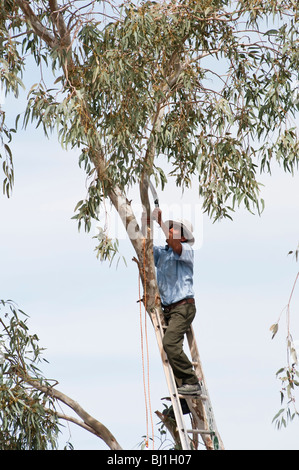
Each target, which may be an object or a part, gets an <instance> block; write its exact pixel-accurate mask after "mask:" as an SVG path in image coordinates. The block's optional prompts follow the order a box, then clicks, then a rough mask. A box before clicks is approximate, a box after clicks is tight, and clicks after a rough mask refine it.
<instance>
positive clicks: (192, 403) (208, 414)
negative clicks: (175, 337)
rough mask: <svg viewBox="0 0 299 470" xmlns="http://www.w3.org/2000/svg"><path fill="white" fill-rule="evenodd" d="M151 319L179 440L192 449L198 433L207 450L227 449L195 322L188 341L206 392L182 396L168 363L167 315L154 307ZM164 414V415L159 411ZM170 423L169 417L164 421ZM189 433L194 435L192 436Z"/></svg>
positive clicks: (188, 335) (202, 387)
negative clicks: (185, 408)
mask: <svg viewBox="0 0 299 470" xmlns="http://www.w3.org/2000/svg"><path fill="white" fill-rule="evenodd" d="M150 316H151V321H152V323H153V326H154V330H155V334H156V338H157V342H158V346H159V350H160V354H161V359H162V363H163V368H164V373H165V377H166V381H167V385H168V389H169V393H170V398H171V402H172V407H173V411H174V416H175V420H176V425H177V431H178V434H179V440H180V443H181V447H182V450H192V449H194V448H197V446H198V436H199V435H200V436H201V438H202V440H203V442H204V444H205V446H206V449H207V450H220V449H223V448H224V447H223V443H222V441H221V438H220V436H219V433H218V431H217V428H216V423H215V419H214V413H213V409H212V405H211V401H210V397H209V394H208V390H207V386H206V383H205V379H204V376H203V372H202V366H201V361H200V357H199V352H198V348H197V344H196V340H195V336H194V330H193V327H192V325H191V327H190V328H189V330H188V331H187V334H186V336H187V341H188V345H189V349H190V354H191V359H192V364H193V367H194V370H195V372H196V375H197V377H198V379H199V383H200V385H201V389H202V394H201V395H198V396H195V395H192V396H188V395H179V394H178V391H177V384H176V379H175V377H174V374H173V371H172V368H171V366H170V364H169V362H168V359H167V355H166V353H165V351H164V348H163V342H162V341H163V336H164V331H165V328H166V325H165V322H164V318H163V314H161V313H160V311H159V309H158V308H156V307H155V308H153V309H152V311H151V312H150ZM180 398H183V399H185V400H186V402H187V404H188V407H189V410H190V413H191V425H192V426H191V428H190V429H188V428H187V427H186V425H185V420H184V415H183V412H182V408H181V403H180ZM159 416H160V417H162V415H161V414H159ZM164 423H165V425H166V420H165V421H164ZM189 434H192V439H191V437H190V435H189Z"/></svg>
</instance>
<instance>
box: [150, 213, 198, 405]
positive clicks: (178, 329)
mask: <svg viewBox="0 0 299 470" xmlns="http://www.w3.org/2000/svg"><path fill="white" fill-rule="evenodd" d="M152 216H153V218H154V219H155V220H156V221H157V223H158V224H159V225H160V227H161V228H162V230H163V232H164V234H165V236H166V242H167V245H166V246H165V247H158V246H154V262H155V266H156V269H157V283H158V287H159V292H160V297H161V304H162V308H163V313H164V317H165V323H166V325H167V329H166V332H165V334H164V337H163V347H164V350H165V352H166V354H167V358H168V361H169V363H170V365H171V367H172V370H173V373H174V376H175V377H176V378H177V379H180V380H181V381H182V384H181V385H180V386H179V387H178V388H177V391H178V393H179V394H181V395H188V396H190V395H200V394H201V387H200V385H199V382H198V378H197V376H196V374H195V372H194V370H193V367H192V364H191V362H190V361H189V359H188V357H187V356H186V354H185V353H184V351H183V340H184V335H185V333H186V332H187V330H188V329H189V327H190V325H191V323H192V321H193V319H194V317H195V313H196V307H195V301H194V291H193V265H194V252H193V249H192V245H193V243H194V237H193V234H192V232H193V228H192V225H191V224H190V223H189V222H188V221H186V220H179V219H178V220H169V221H167V222H163V221H162V211H161V210H160V209H159V208H158V207H156V208H155V209H154V211H153V214H152Z"/></svg>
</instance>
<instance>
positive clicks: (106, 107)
mask: <svg viewBox="0 0 299 470" xmlns="http://www.w3.org/2000/svg"><path fill="white" fill-rule="evenodd" d="M21 3H22V2H21ZM31 3H32V4H34V6H35V15H36V20H37V21H38V22H39V28H40V25H42V26H43V28H44V31H45V33H44V35H42V34H39V30H38V29H37V30H36V32H35V34H33V33H32V29H31V28H30V22H29V20H28V18H26V15H25V16H24V15H20V14H19V9H18V7H17V6H15V5H14V3H13V2H8V3H7V6H5V7H3V8H2V19H3V20H2V26H1V32H2V48H3V50H4V49H7V51H9V54H7V55H6V58H5V60H6V62H7V64H8V66H7V67H8V69H9V70H10V73H9V74H8V73H4V75H3V77H4V78H3V79H2V82H3V83H4V86H5V88H6V89H7V90H8V91H13V92H16V90H17V89H18V87H19V85H20V83H19V79H20V75H21V71H22V68H23V67H24V65H25V56H26V53H28V52H30V53H31V54H32V56H33V57H34V59H35V61H36V63H37V65H40V63H41V62H42V61H43V62H45V63H47V64H49V66H50V65H51V67H52V70H53V72H54V74H55V79H56V80H55V83H54V84H53V85H52V86H51V87H47V86H46V85H45V83H44V80H43V79H42V80H41V81H40V83H37V84H35V85H34V86H33V87H32V88H31V90H30V92H29V95H28V106H27V109H26V112H25V116H24V124H25V126H26V125H28V124H29V123H30V122H31V121H32V120H33V121H36V123H37V125H42V126H43V128H44V131H45V133H46V134H47V133H48V132H51V131H53V130H57V133H58V137H59V139H60V141H61V143H62V145H63V146H65V147H69V146H70V147H79V148H81V151H82V153H81V156H80V163H84V168H85V170H86V172H87V175H88V177H89V178H91V179H92V181H94V178H96V179H97V183H96V185H94V182H92V185H93V187H95V186H96V188H97V191H96V192H95V191H90V192H89V194H88V198H87V200H86V202H85V203H84V205H82V204H81V205H79V206H78V207H77V209H78V210H79V212H78V213H77V217H76V218H77V219H78V221H79V223H80V221H84V222H85V224H86V226H87V229H88V227H89V224H90V221H91V220H92V219H93V218H94V214H96V213H97V212H98V209H99V208H100V207H101V202H102V200H103V198H106V197H107V196H109V191H111V190H113V187H114V186H115V185H117V186H118V187H120V188H121V189H123V190H126V189H127V188H128V186H130V185H133V184H135V183H138V182H139V180H140V178H141V177H142V175H143V172H146V173H148V174H151V173H154V174H155V176H156V177H157V178H160V176H161V174H160V173H159V171H158V170H157V162H158V159H159V161H162V163H163V162H164V161H165V162H169V164H170V168H171V171H170V174H171V175H172V176H173V177H174V178H175V179H176V182H177V184H178V185H180V186H188V185H189V184H190V180H191V176H193V175H197V177H198V181H199V188H200V189H199V195H200V197H201V198H202V201H203V207H204V210H205V211H207V212H208V214H209V215H210V216H211V217H212V218H213V219H217V218H221V217H231V213H232V211H234V210H235V208H236V207H238V206H240V205H241V204H242V205H245V207H246V208H247V209H248V210H250V211H253V210H258V212H261V211H262V209H263V201H262V200H261V199H260V195H259V183H258V180H257V173H258V170H261V171H271V163H272V161H273V160H274V159H275V160H277V161H278V162H279V163H280V164H281V165H282V167H283V169H284V170H285V171H289V172H293V171H294V170H295V169H296V168H297V164H298V136H297V134H296V128H295V125H294V120H295V119H296V117H297V113H298V87H296V86H295V85H296V81H297V80H298V70H299V67H298V62H299V54H298V50H299V47H298V5H297V3H296V2H293V1H278V0H265V1H262V0H242V1H239V2H235V1H228V0H227V1H223V0H208V1H207V0H204V1H194V0H188V1H187V2H186V1H184V2H182V1H174V0H173V1H171V2H165V3H163V4H160V3H155V2H150V1H145V2H143V3H142V4H141V5H140V6H138V7H137V6H136V5H134V3H133V2H126V3H125V4H124V5H123V7H122V9H121V15H120V16H119V17H118V18H115V19H113V20H112V21H111V23H109V24H104V23H102V22H101V21H99V16H97V15H96V14H95V15H94V17H93V18H91V17H90V16H89V17H88V19H86V18H85V16H84V14H83V13H82V14H81V16H80V18H79V17H78V11H77V10H75V7H74V3H73V2H69V3H68V4H65V6H64V9H63V11H62V13H61V19H62V20H64V22H65V25H67V28H68V33H69V35H70V41H69V43H68V46H65V43H66V39H65V36H64V37H63V38H62V37H61V36H60V35H59V33H58V30H59V28H58V26H57V25H55V24H54V15H53V14H51V11H50V9H49V6H48V5H47V2H31ZM93 3H94V7H95V8H96V6H97V2H93ZM97 8H98V10H97V12H99V8H100V7H99V6H98V7H97ZM8 26H9V27H10V36H8ZM26 31H27V33H26ZM53 31H54V39H53V41H52V40H51V38H50V35H53ZM25 33H26V34H25ZM20 34H21V36H19V35H20ZM46 35H49V38H48V39H45V40H43V39H44V38H45V37H46ZM51 41H52V42H51ZM8 44H9V47H8ZM70 44H71V45H72V47H70ZM99 159H100V160H101V162H102V165H101V166H99V165H98V164H97V163H98V162H99ZM161 166H164V163H163V164H162V165H161ZM164 182H165V178H164V177H163V183H164Z"/></svg>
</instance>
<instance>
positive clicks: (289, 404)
mask: <svg viewBox="0 0 299 470" xmlns="http://www.w3.org/2000/svg"><path fill="white" fill-rule="evenodd" d="M296 366H297V364H296V363H293V364H292V365H291V366H288V367H282V368H281V369H279V370H278V371H277V373H276V377H277V378H278V379H279V380H280V381H281V390H280V401H281V405H282V404H285V406H284V407H283V408H280V410H279V411H278V412H277V413H276V415H275V416H274V418H273V420H272V422H274V423H275V426H276V427H277V429H281V428H282V427H287V425H288V424H289V423H290V422H291V421H293V419H294V418H295V417H296V416H297V417H299V412H298V411H297V409H296V406H295V401H296V399H295V389H296V387H298V386H299V372H298V370H296Z"/></svg>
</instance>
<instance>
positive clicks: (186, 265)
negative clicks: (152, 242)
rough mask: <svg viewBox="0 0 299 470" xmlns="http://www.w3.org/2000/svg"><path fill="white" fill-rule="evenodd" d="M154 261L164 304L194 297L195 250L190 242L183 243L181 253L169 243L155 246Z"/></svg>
mask: <svg viewBox="0 0 299 470" xmlns="http://www.w3.org/2000/svg"><path fill="white" fill-rule="evenodd" d="M154 262H155V266H156V268H157V283H158V288H159V291H160V297H161V302H162V304H163V305H170V304H173V303H175V302H179V301H180V300H182V299H186V298H193V297H194V291H193V266H194V252H193V249H192V247H191V246H190V245H189V244H188V243H182V253H181V255H178V254H177V253H175V252H174V251H173V250H172V248H170V247H169V246H168V245H166V246H165V247H162V246H154Z"/></svg>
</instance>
